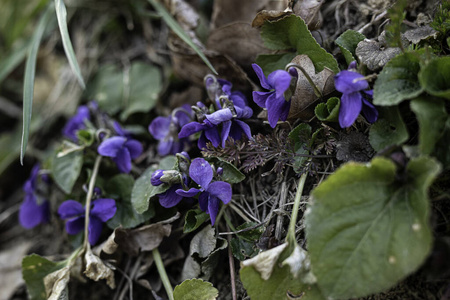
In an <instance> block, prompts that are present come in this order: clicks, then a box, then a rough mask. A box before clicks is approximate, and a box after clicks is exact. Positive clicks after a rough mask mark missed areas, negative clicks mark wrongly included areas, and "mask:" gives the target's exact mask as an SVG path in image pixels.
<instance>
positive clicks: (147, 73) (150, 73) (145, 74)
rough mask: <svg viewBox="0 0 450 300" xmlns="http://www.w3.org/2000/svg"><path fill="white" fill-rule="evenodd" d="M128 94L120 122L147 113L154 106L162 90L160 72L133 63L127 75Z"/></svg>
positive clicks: (142, 64) (149, 66)
mask: <svg viewBox="0 0 450 300" xmlns="http://www.w3.org/2000/svg"><path fill="white" fill-rule="evenodd" d="M128 82H129V87H128V89H127V90H129V94H128V95H127V96H128V97H127V96H125V99H126V101H125V105H124V109H125V110H124V111H123V112H122V114H121V115H120V118H121V119H122V120H125V119H126V118H128V116H129V115H131V114H133V113H135V112H149V111H150V110H151V109H152V108H153V107H154V106H155V104H156V101H157V100H158V96H159V93H160V92H161V90H162V78H161V72H160V71H159V69H158V68H157V67H155V66H152V65H149V64H146V63H142V62H134V63H132V64H131V68H130V74H129V80H128Z"/></svg>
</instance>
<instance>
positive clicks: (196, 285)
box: [173, 278, 219, 300]
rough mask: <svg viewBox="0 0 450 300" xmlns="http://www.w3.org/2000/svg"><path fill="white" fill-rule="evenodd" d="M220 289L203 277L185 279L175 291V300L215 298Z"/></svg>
mask: <svg viewBox="0 0 450 300" xmlns="http://www.w3.org/2000/svg"><path fill="white" fill-rule="evenodd" d="M217 296H219V291H218V290H217V289H216V288H215V287H213V285H212V284H211V283H210V282H207V281H203V280H201V279H196V278H194V279H190V280H185V281H183V282H182V283H181V284H179V285H177V286H176V287H175V289H174V291H173V298H174V299H175V300H214V299H217Z"/></svg>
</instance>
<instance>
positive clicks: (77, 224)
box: [66, 216, 84, 235]
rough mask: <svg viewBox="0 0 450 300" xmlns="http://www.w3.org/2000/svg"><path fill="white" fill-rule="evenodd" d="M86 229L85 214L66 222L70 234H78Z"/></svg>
mask: <svg viewBox="0 0 450 300" xmlns="http://www.w3.org/2000/svg"><path fill="white" fill-rule="evenodd" d="M83 229H84V216H83V217H78V218H74V219H71V220H68V221H67V222H66V231H67V233H68V234H70V235H73V234H77V233H79V232H80V231H82V230H83Z"/></svg>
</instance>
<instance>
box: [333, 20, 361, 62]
mask: <svg viewBox="0 0 450 300" xmlns="http://www.w3.org/2000/svg"><path fill="white" fill-rule="evenodd" d="M365 38H366V37H365V36H364V34H361V33H359V32H357V31H354V30H351V29H349V30H347V31H345V32H344V33H343V34H341V35H340V36H339V37H338V38H337V39H336V41H334V42H335V43H336V45H338V46H339V48H340V49H341V52H342V54H343V55H344V57H345V61H346V62H347V64H350V63H351V62H352V61H355V60H356V59H355V57H356V53H355V51H356V46H358V43H359V42H361V41H363V40H364V39H365Z"/></svg>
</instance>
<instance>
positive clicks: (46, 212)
mask: <svg viewBox="0 0 450 300" xmlns="http://www.w3.org/2000/svg"><path fill="white" fill-rule="evenodd" d="M38 175H39V165H38V164H36V165H35V166H34V167H33V169H32V170H31V174H30V177H29V178H28V180H27V181H26V182H25V184H24V186H23V190H24V192H25V199H24V201H23V203H22V205H21V206H20V210H19V222H20V224H21V225H22V226H23V227H25V228H27V229H30V228H33V227H35V226H37V225H39V224H41V223H47V222H48V221H49V220H50V203H49V202H48V200H47V199H45V198H43V197H42V196H41V195H40V194H39V192H38ZM41 179H43V180H42V183H43V184H48V179H47V178H46V177H45V175H43V176H41Z"/></svg>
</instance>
